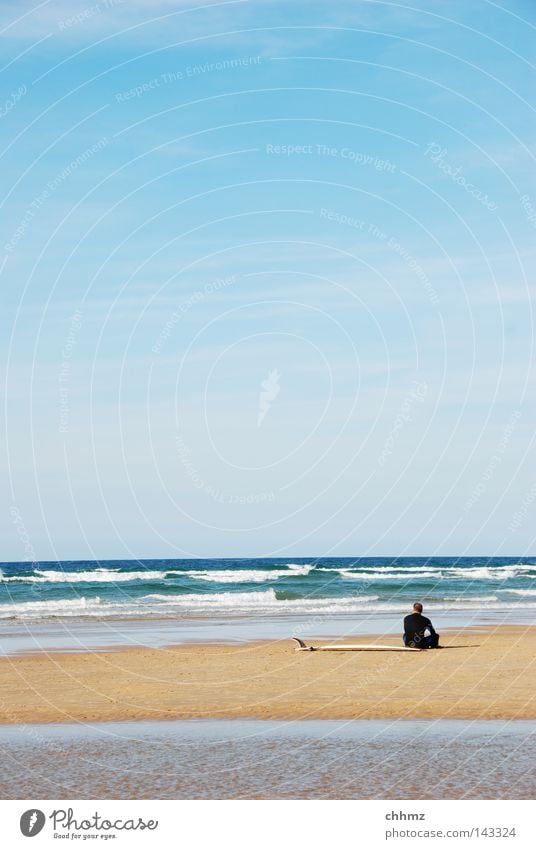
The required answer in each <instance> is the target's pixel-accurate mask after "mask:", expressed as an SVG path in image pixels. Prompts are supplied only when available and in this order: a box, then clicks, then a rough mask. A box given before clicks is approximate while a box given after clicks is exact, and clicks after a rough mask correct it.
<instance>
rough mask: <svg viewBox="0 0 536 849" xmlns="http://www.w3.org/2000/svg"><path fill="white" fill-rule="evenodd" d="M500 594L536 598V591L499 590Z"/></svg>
mask: <svg viewBox="0 0 536 849" xmlns="http://www.w3.org/2000/svg"><path fill="white" fill-rule="evenodd" d="M499 592H500V593H513V594H514V595H522V596H523V595H525V596H536V590H499Z"/></svg>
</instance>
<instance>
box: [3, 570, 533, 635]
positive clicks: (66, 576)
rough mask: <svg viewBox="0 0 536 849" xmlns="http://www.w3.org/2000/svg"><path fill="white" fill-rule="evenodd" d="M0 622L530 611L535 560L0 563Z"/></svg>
mask: <svg viewBox="0 0 536 849" xmlns="http://www.w3.org/2000/svg"><path fill="white" fill-rule="evenodd" d="M0 570H1V571H0V619H2V620H16V621H19V622H20V621H23V622H42V621H45V620H55V621H58V620H66V619H70V620H72V619H73V618H76V619H86V620H87V619H92V618H93V619H95V618H97V619H100V620H102V619H128V618H136V619H140V618H170V617H172V618H174V619H177V618H179V619H188V618H194V619H197V618H202V617H209V618H210V617H214V616H216V617H218V618H220V619H221V618H223V619H225V618H226V617H236V616H240V617H263V616H270V617H278V616H292V617H295V616H298V617H302V616H307V617H311V616H314V617H319V618H321V617H323V616H329V617H334V616H338V615H339V614H345V615H352V616H358V617H360V618H362V617H373V616H376V615H378V614H382V615H387V614H389V615H390V614H398V613H402V612H404V611H405V610H407V608H408V605H411V603H413V601H416V600H419V601H422V602H423V603H424V604H425V606H426V610H427V611H428V612H429V613H435V614H440V613H442V612H447V611H450V612H452V611H467V612H469V611H485V612H487V613H488V614H489V613H492V612H493V611H496V612H498V613H499V612H500V613H501V614H504V613H505V612H506V611H514V612H520V613H521V612H522V611H523V612H524V615H523V620H524V621H527V620H528V618H530V616H531V613H530V612H531V611H536V558H515V557H510V558H505V557H501V558H486V557H472V558H467V557H464V558H438V557H434V558H425V557H423V558H417V557H408V558H399V559H397V558H389V557H374V558H372V557H365V558H349V557H348V558H346V557H336V558H320V559H316V560H315V559H312V558H295V559H294V560H290V559H288V558H287V559H285V558H281V559H272V558H270V559H251V560H248V559H237V560H107V561H75V562H70V561H64V562H61V563H57V562H53V563H50V562H42V563H4V564H0Z"/></svg>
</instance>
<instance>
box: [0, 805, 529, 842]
mask: <svg viewBox="0 0 536 849" xmlns="http://www.w3.org/2000/svg"><path fill="white" fill-rule="evenodd" d="M0 811H1V814H2V846H5V847H6V849H12V847H20V846H24V847H30V846H31V847H35V849H41V847H49V846H55V847H58V846H59V847H61V846H65V845H67V843H68V842H69V843H70V844H71V845H72V844H73V843H75V844H78V845H84V846H88V845H91V846H104V845H107V846H113V847H117V849H123V847H124V849H126V847H129V846H136V847H155V848H156V847H158V849H160V847H164V849H166V848H167V847H188V849H189V847H196V849H209V847H210V849H215V848H216V847H217V849H220V847H221V848H222V849H227V847H229V849H253V848H254V849H283V847H284V849H286V847H306V849H328V848H329V849H332V847H336V849H360V847H363V849H375V847H380V846H381V847H390V846H392V847H397V846H407V847H412V849H414V847H418V846H422V847H423V849H424V847H427V849H429V847H444V849H464V847H467V848H468V849H469V847H471V849H477V847H486V846H489V847H498V846H504V847H512V849H534V847H535V846H536V838H535V835H534V820H535V814H536V803H535V802H532V801H450V800H449V801H407V802H406V801H391V802H389V801H340V802H339V801H325V802H324V801H268V800H267V801H258V800H252V801H249V800H237V801H201V800H198V801H146V800H143V801H110V800H107V801H99V800H94V801H72V800H71V801H49V800H45V801H36V800H21V801H14V800H10V801H3V802H0ZM34 839H35V843H32V842H31V841H32V840H34Z"/></svg>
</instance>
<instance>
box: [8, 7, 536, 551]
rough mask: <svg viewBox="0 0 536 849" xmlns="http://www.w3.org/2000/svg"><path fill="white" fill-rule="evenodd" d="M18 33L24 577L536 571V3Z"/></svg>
mask: <svg viewBox="0 0 536 849" xmlns="http://www.w3.org/2000/svg"><path fill="white" fill-rule="evenodd" d="M0 31H1V32H2V57H1V67H2V71H1V76H0V79H1V95H0V129H1V142H0V144H1V151H2V152H1V163H2V174H3V178H2V186H3V191H2V198H1V203H0V206H1V213H0V214H1V233H2V237H1V241H0V273H1V287H0V292H1V299H2V300H1V315H0V322H1V327H0V331H1V332H0V351H1V354H2V360H1V362H2V370H1V373H2V397H3V399H4V405H3V411H2V419H3V422H2V434H3V436H2V448H1V458H0V459H1V464H2V488H1V489H2V493H1V496H0V530H1V540H2V543H1V552H0V560H2V561H18V560H56V559H61V560H78V559H92V558H95V559H116V558H166V557H178V558H180V557H254V556H259V557H268V556H274V557H287V556H289V557H291V556H314V557H320V556H343V555H346V556H358V555H360V556H374V555H386V556H391V555H393V556H394V555H398V556H415V555H421V556H424V555H437V556H439V555H445V556H446V555H450V556H454V555H466V556H470V555H485V556H487V555H495V556H501V555H511V556H518V555H519V556H522V555H536V545H535V530H534V529H535V527H536V522H535V518H536V463H535V459H536V448H535V439H534V422H535V414H536V409H535V392H534V389H535V380H534V366H533V363H534V304H535V296H536V286H535V279H534V257H535V235H536V179H535V169H534V164H535V155H536V143H535V141H534V140H535V138H536V136H535V130H536V121H535V105H536V104H535V98H534V91H536V85H535V83H536V68H535V56H536V51H535V47H536V7H535V5H534V3H533V2H532V0H511V2H499V3H495V2H488V0H477V2H474V3H466V2H461V0H454V2H443V0H413V2H412V0H409V2H408V4H407V5H405V4H401V3H396V2H386V3H383V2H376V0H352V2H349V0H348V2H347V0H334V2H331V3H329V4H325V3H313V2H306V0H303V2H302V0H286V2H279V0H230V2H202V3H201V2H196V0H188V2H183V0H130V1H129V2H127V0H123V2H119V0H115V2H114V1H113V0H98V2H93V3H91V2H87V0H75V2H73V0H69V2H67V0H48V2H40V3H34V2H32V3H29V2H26V0H23V1H22V2H21V0H16V2H15V0H13V2H5V0H4V2H3V3H2V4H1V8H0Z"/></svg>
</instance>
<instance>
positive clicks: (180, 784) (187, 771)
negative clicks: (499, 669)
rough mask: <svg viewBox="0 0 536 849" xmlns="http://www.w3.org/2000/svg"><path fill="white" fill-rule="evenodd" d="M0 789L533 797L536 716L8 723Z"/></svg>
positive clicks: (129, 795) (85, 793)
mask: <svg viewBox="0 0 536 849" xmlns="http://www.w3.org/2000/svg"><path fill="white" fill-rule="evenodd" d="M0 745H1V747H2V752H3V769H2V777H1V779H0V797H1V798H3V799H10V798H32V799H92V798H96V799H100V798H122V799H136V798H138V799H142V798H148V799H152V798H156V799H229V798H233V799H238V798H249V799H252V798H253V799H254V798H268V799H279V798H284V799H382V798H385V799H533V798H534V797H535V795H536V767H535V766H534V764H535V763H536V722H529V721H514V722H512V721H510V722H506V721H487V722H471V721H464V720H440V721H406V720H404V721H392V722H389V721H380V720H366V721H363V720H361V721H349V722H340V721H327V720H324V721H300V722H287V723H283V722H272V721H263V720H244V721H239V720H229V721H227V720H210V721H208V720H201V721H197V720H188V721H173V722H152V723H151V722H131V723H125V722H123V723H119V722H118V723H101V724H98V725H95V726H87V727H86V726H77V725H71V726H67V725H33V726H30V725H26V726H11V727H9V726H4V727H3V728H0Z"/></svg>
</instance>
